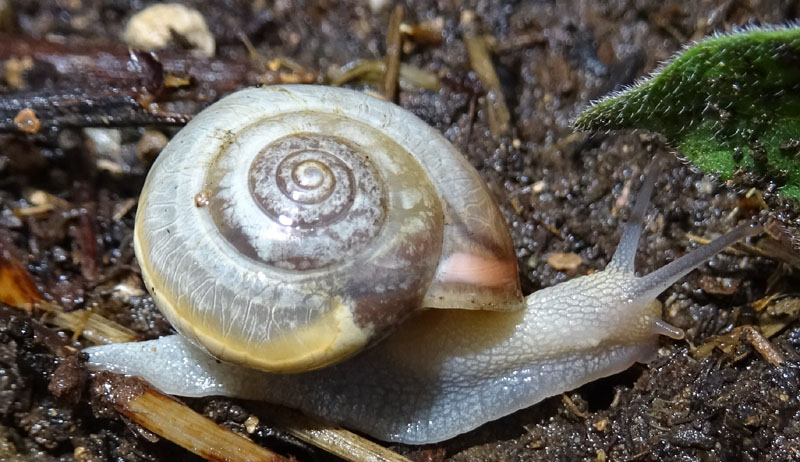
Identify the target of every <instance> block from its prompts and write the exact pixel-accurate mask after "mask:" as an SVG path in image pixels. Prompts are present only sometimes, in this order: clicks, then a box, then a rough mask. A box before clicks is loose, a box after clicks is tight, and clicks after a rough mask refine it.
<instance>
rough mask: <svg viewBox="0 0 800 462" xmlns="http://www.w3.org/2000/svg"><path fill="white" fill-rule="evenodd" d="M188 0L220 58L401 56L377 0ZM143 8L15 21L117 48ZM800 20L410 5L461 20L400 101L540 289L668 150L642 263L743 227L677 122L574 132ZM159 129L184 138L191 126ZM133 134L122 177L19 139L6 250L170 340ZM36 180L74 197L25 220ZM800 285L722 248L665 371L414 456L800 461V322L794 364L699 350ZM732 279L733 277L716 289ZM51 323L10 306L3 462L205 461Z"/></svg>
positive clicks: (54, 144)
mask: <svg viewBox="0 0 800 462" xmlns="http://www.w3.org/2000/svg"><path fill="white" fill-rule="evenodd" d="M129 3H130V4H129ZM181 3H186V4H191V5H193V6H194V7H196V8H198V9H199V10H200V11H202V12H203V14H204V16H205V17H206V18H208V19H209V25H210V28H211V31H212V33H213V34H214V36H215V38H216V40H217V50H218V51H217V55H218V56H219V57H224V58H228V59H231V60H240V61H246V60H247V51H246V49H245V48H244V47H243V46H242V44H241V40H240V39H239V37H238V35H237V34H238V33H243V34H245V35H246V36H247V37H248V38H249V39H250V41H252V43H253V45H254V46H255V48H256V49H257V50H258V51H259V52H260V53H261V54H262V55H263V56H265V57H267V58H272V57H276V56H283V57H288V58H291V59H292V60H294V61H296V62H297V63H299V64H300V65H302V66H303V67H304V68H306V69H311V70H314V71H319V72H322V73H324V72H326V71H327V70H328V69H329V68H330V67H332V66H335V67H338V66H343V65H345V64H347V63H350V62H352V61H355V60H358V59H363V58H370V59H382V57H383V54H384V52H385V49H384V43H385V31H386V25H387V23H388V18H389V9H388V8H387V9H386V10H383V11H380V12H372V11H371V10H370V8H369V6H368V3H367V2H366V1H360V0H358V1H341V2H333V1H318V2H311V1H304V0H300V1H292V2H275V5H274V6H264V5H262V2H258V1H256V2H247V1H241V2H237V1H233V0H224V1H220V2H215V3H213V4H211V5H209V4H207V3H212V2H202V1H187V2H181ZM268 3H271V2H268ZM144 4H145V2H139V1H135V2H123V1H113V0H91V1H89V0H87V1H80V0H76V1H59V2H36V1H10V2H7V1H2V0H0V31H5V32H9V31H10V32H11V34H13V35H14V36H17V37H32V38H49V39H55V38H58V39H59V40H62V39H63V40H64V41H71V40H76V41H82V40H89V41H91V40H101V41H106V42H115V41H118V39H119V36H120V31H121V29H122V25H123V24H124V22H125V21H126V20H127V18H128V17H129V16H130V15H131V14H132V13H133V12H134V11H137V10H139V9H141V8H142V7H143V5H144ZM454 5H459V6H454ZM465 9H469V10H473V11H475V13H476V16H477V18H479V20H480V24H481V27H482V30H483V32H485V33H489V34H491V35H492V36H493V37H494V38H495V40H496V50H498V51H496V53H495V57H494V58H495V59H494V65H495V68H496V70H497V73H498V75H499V78H500V82H501V84H502V86H503V92H504V94H505V96H506V99H507V102H508V105H509V108H510V111H511V117H512V128H511V132H510V134H509V135H507V136H501V137H493V136H492V135H491V133H490V132H489V125H488V120H487V115H486V112H485V110H484V106H483V102H482V101H483V100H482V98H481V97H482V95H483V89H482V86H481V84H480V82H479V80H478V79H477V77H476V76H475V74H474V73H472V72H471V71H470V64H469V59H468V56H467V52H466V48H465V46H464V43H463V41H462V40H461V35H460V34H461V29H460V27H459V18H460V16H461V12H462V10H465ZM798 13H800V4H798V3H797V2H795V1H789V0H739V1H730V0H726V1H711V0H703V1H685V2H681V1H667V2H653V1H646V0H638V1H637V0H630V1H608V2H591V1H579V0H575V1H563V2H533V1H530V2H500V1H482V2H475V1H471V0H467V1H464V2H436V1H430V0H419V1H411V2H408V3H407V4H406V20H407V21H408V22H420V21H424V20H426V19H432V18H437V17H441V18H442V19H443V20H444V30H443V33H444V40H443V41H442V43H440V44H432V45H419V46H417V47H416V48H415V49H414V50H412V51H410V52H409V53H406V54H405V55H404V57H403V61H404V62H407V63H411V64H414V65H416V66H418V67H420V68H422V69H425V70H428V71H431V72H434V73H437V74H439V75H440V76H442V77H443V78H442V81H443V89H442V90H440V91H438V92H432V91H426V90H413V89H411V90H400V91H399V94H398V97H397V102H398V103H399V104H400V105H401V106H403V107H405V108H407V109H409V110H411V111H412V112H414V113H415V114H417V115H418V116H420V117H421V118H422V119H424V120H425V121H426V122H428V123H429V124H431V125H432V126H434V127H436V128H437V129H439V130H441V131H442V132H443V133H444V134H445V136H446V137H447V138H448V139H450V140H451V141H452V142H453V143H454V144H455V145H456V146H457V147H458V148H459V149H460V150H461V151H462V152H463V153H464V155H465V156H466V157H467V158H468V159H469V160H470V161H471V162H472V164H473V165H474V166H475V167H476V168H477V169H478V171H479V172H480V173H481V175H482V176H483V178H484V179H485V180H486V182H487V184H488V185H489V187H490V189H491V190H492V192H493V193H494V194H495V196H496V198H497V200H498V202H499V203H500V204H501V208H502V209H503V212H504V214H505V217H506V220H507V222H508V224H509V227H510V229H511V233H512V237H513V239H514V242H515V244H516V249H517V256H518V260H519V266H520V275H521V277H522V280H523V287H524V290H525V291H526V292H531V291H534V290H537V289H539V288H541V287H546V286H550V285H553V284H556V283H559V282H561V281H564V280H566V279H568V278H570V277H573V276H574V275H576V274H585V273H586V272H588V271H591V270H596V269H600V268H603V267H604V266H605V264H606V263H607V262H608V261H609V258H610V257H611V255H612V254H613V251H614V249H615V246H616V244H617V241H618V238H619V234H620V226H621V224H622V223H623V222H624V218H625V216H626V213H627V209H626V208H625V207H624V206H623V205H624V203H625V197H626V195H628V194H629V193H631V194H632V191H635V188H636V187H637V185H638V179H639V175H640V173H641V172H642V170H643V168H644V167H645V166H646V165H647V163H648V162H649V160H650V159H651V158H652V157H654V156H658V158H659V160H658V165H659V168H660V171H661V175H660V177H659V180H658V183H657V193H656V195H655V197H654V198H653V207H651V209H650V211H649V213H648V217H647V222H648V226H647V228H646V232H645V235H644V236H643V238H642V241H641V243H640V254H639V258H638V259H637V263H638V270H639V271H640V272H642V273H646V272H649V271H652V270H653V269H655V268H658V267H660V266H662V265H663V264H665V263H666V262H668V261H671V260H672V259H674V258H675V257H677V256H679V255H681V254H683V253H685V252H686V251H687V250H688V249H689V248H691V247H693V246H694V244H693V243H692V242H691V241H690V240H689V239H687V234H692V235H696V236H704V237H705V236H708V237H713V236H714V235H718V234H719V233H722V232H724V231H726V230H728V229H730V228H731V226H732V221H731V220H730V219H729V214H730V213H731V211H732V210H733V209H734V208H735V207H737V205H739V204H740V199H741V197H742V194H741V191H737V190H734V189H730V188H728V187H726V186H725V185H724V184H720V183H719V182H716V181H715V180H714V179H712V178H710V177H707V176H704V175H702V174H700V173H697V172H696V171H695V170H694V169H693V168H692V167H691V166H689V165H687V164H685V163H684V162H682V161H681V160H679V159H678V158H677V157H676V155H675V154H674V153H673V152H672V151H671V150H670V149H669V148H668V147H667V146H666V145H665V144H664V142H663V141H662V140H661V139H660V138H659V137H658V136H655V135H650V134H617V133H614V134H596V135H587V134H579V135H577V136H575V135H574V132H573V130H572V129H571V128H570V125H569V122H570V120H571V118H572V117H574V116H575V114H576V113H577V111H578V110H580V109H581V108H582V107H584V106H585V105H586V104H587V103H588V102H589V101H591V100H592V99H594V98H597V97H600V96H602V95H603V94H605V93H606V92H608V91H611V90H614V89H617V88H620V87H621V86H624V85H628V84H631V83H632V82H633V81H634V80H635V79H636V78H637V77H640V76H642V75H645V74H646V73H647V72H649V71H651V70H653V69H654V68H655V67H656V66H657V65H658V63H659V62H661V61H662V60H664V59H667V58H669V57H670V56H671V55H672V54H674V53H675V52H676V51H678V50H679V49H680V47H681V46H682V45H683V44H684V43H687V42H688V41H691V40H694V39H698V38H701V37H703V36H705V35H708V34H710V33H712V32H714V31H724V30H730V29H732V28H734V27H735V26H742V25H746V24H785V23H787V22H788V21H791V20H794V19H795V18H797V16H798ZM8 17H10V18H11V21H10V22H7V21H6V20H7V18H8ZM211 18H215V19H214V20H211ZM0 48H2V45H1V44H0ZM173 51H174V52H176V53H180V52H182V50H180V49H176V50H173ZM41 84H42V85H44V86H45V87H46V86H47V85H48V84H49V83H48V82H43V83H41ZM0 90H3V91H4V94H6V95H7V94H9V93H10V92H11V91H12V90H11V89H10V88H8V87H0ZM3 98H5V96H3V94H0V99H3ZM158 128H159V129H160V130H161V131H163V132H165V133H166V134H167V135H170V134H172V133H174V130H175V129H174V128H169V127H165V126H164V125H159V126H158ZM121 133H122V145H121V146H122V150H121V154H120V160H119V162H120V164H119V165H121V166H122V168H121V171H116V172H109V171H108V170H104V169H98V168H97V162H96V158H95V157H94V156H95V155H96V150H93V148H92V146H91V145H90V143H88V141H87V139H86V137H85V136H84V135H83V134H82V132H81V131H80V130H77V129H71V128H63V129H59V130H53V131H46V132H40V133H39V134H37V135H24V134H6V135H0V204H1V205H2V209H1V210H0V243H1V244H2V245H3V249H4V251H5V252H6V253H7V258H14V259H16V260H18V261H20V262H22V263H23V264H24V265H25V267H26V268H27V270H28V271H29V272H30V273H31V274H32V275H33V276H34V279H35V281H36V283H37V286H38V288H39V290H40V291H41V292H42V293H43V294H45V297H46V298H48V299H49V300H52V301H54V302H56V303H58V304H60V305H61V306H63V307H64V308H65V309H78V308H85V307H93V308H95V310H96V311H97V312H99V313H101V314H103V315H104V316H106V317H109V318H110V319H113V320H114V321H117V322H119V323H121V324H123V325H125V326H127V327H129V328H131V329H133V330H134V331H136V332H138V333H140V334H141V335H142V336H143V337H156V336H158V335H163V334H166V333H169V332H170V327H169V325H168V324H167V323H166V322H165V320H164V319H163V318H162V317H161V315H160V314H159V312H158V311H157V309H156V308H155V307H154V305H153V302H152V300H151V298H150V297H149V296H148V295H146V294H145V293H144V292H143V291H142V290H141V289H142V286H141V282H140V279H139V275H138V268H137V266H136V262H135V258H134V256H133V252H132V246H131V235H132V230H133V216H134V211H133V210H132V211H130V212H128V213H127V214H124V215H123V216H122V217H121V218H119V217H117V218H119V219H115V217H114V214H115V212H117V211H119V210H120V207H121V206H123V205H124V204H125V203H126V201H127V200H129V199H135V198H136V197H137V195H138V190H139V187H140V186H141V184H142V182H143V180H144V174H145V172H146V167H145V166H144V165H143V164H142V163H141V161H139V159H138V158H137V157H136V144H137V142H138V141H139V139H140V138H141V136H142V133H143V128H141V127H126V128H123V129H121ZM32 190H43V191H45V192H47V193H50V194H52V195H54V196H56V197H57V198H59V200H60V202H58V201H57V203H56V205H55V208H54V209H53V210H51V211H50V212H47V213H41V214H36V215H32V216H26V217H22V218H21V217H19V216H17V215H15V214H14V213H13V211H14V210H16V209H20V208H26V207H30V205H31V198H30V192H31V191H32ZM783 207H784V209H782V210H781V213H784V214H785V215H786V216H790V217H796V216H797V209H796V208H794V207H795V206H794V205H792V204H784V205H783ZM793 219H794V218H793ZM553 252H563V253H569V252H572V253H576V254H578V255H579V256H580V257H581V261H582V263H581V264H580V265H579V266H578V267H577V269H575V270H574V271H572V272H571V273H570V274H567V273H565V272H562V271H557V270H556V269H554V268H552V267H551V266H550V265H548V263H547V255H548V254H550V253H553ZM799 282H800V280H798V278H797V275H796V274H795V275H794V276H792V275H791V274H790V271H789V267H788V266H787V265H784V264H777V263H776V262H775V261H773V260H770V259H762V258H756V257H753V256H750V255H746V254H737V255H734V254H730V253H726V254H723V255H719V256H717V257H715V258H714V260H713V261H712V262H711V263H710V264H709V265H706V266H704V267H703V268H701V269H700V270H699V271H697V272H695V273H693V274H692V275H690V276H688V277H686V278H685V279H684V280H683V281H682V282H680V283H678V284H676V285H675V286H673V287H672V288H670V289H669V290H668V291H667V292H666V293H665V294H663V295H662V296H661V297H660V299H661V300H662V301H663V302H665V318H666V320H667V321H669V322H670V323H672V324H674V325H677V326H679V327H682V328H684V329H686V331H687V340H686V341H672V340H667V339H665V340H663V342H662V347H663V348H662V350H661V354H660V357H659V359H658V360H656V361H655V362H653V363H652V364H649V365H638V366H635V367H633V368H631V369H630V370H628V371H626V372H624V373H621V374H618V375H616V376H613V377H610V378H607V379H604V380H600V381H598V382H595V383H592V384H589V385H587V386H584V387H582V388H580V389H578V390H575V391H572V392H569V393H567V394H566V395H564V396H559V397H554V398H551V399H549V400H546V401H544V402H543V403H540V404H538V405H536V406H533V407H531V408H529V409H526V410H523V411H520V412H518V413H516V414H514V415H512V416H509V417H507V418H504V419H501V420H500V421H497V422H492V423H489V424H487V425H485V426H483V427H481V428H480V429H478V430H476V431H473V432H471V433H468V434H466V435H462V436H460V437H458V438H455V439H454V440H451V441H447V442H444V443H442V444H438V445H432V446H429V447H424V448H415V447H402V446H399V447H394V449H395V450H397V451H398V452H401V453H403V454H406V455H409V456H410V457H413V458H415V459H417V460H441V459H450V460H454V461H455V460H457V461H483V460H508V461H511V460H526V461H527V460H565V461H567V460H569V461H572V460H589V459H591V460H686V461H694V460H771V461H778V460H798V459H800V398H799V396H798V395H799V394H800V370H799V369H798V365H800V325H798V324H797V323H796V322H794V323H789V324H788V326H787V327H786V328H785V329H783V330H781V331H780V332H779V333H778V334H777V335H775V336H774V337H772V338H771V339H770V341H771V344H772V346H773V347H775V348H776V349H777V350H778V352H779V353H780V354H781V355H782V356H783V358H784V363H783V364H782V365H781V366H774V365H772V364H770V363H769V362H767V361H766V360H765V359H764V357H763V355H761V354H759V353H758V352H756V351H755V350H754V349H753V348H751V347H750V346H749V345H748V344H747V343H743V344H742V345H737V346H735V347H734V348H733V350H732V352H731V353H730V354H725V353H722V352H720V351H718V350H715V351H714V353H713V354H712V355H711V356H709V357H707V358H703V359H700V358H695V357H694V356H693V355H692V354H691V353H690V347H691V346H693V345H700V344H703V343H705V342H706V341H707V339H709V338H710V337H711V336H713V335H715V334H720V333H726V332H728V331H730V330H731V329H732V328H733V327H735V326H739V325H748V324H757V320H758V317H759V315H758V313H757V312H756V310H755V309H754V308H753V305H752V302H754V301H756V300H759V299H760V298H762V297H764V296H765V295H766V294H768V293H782V292H786V293H791V292H792V290H794V292H795V295H796V292H797V289H796V288H797V287H799V286H798V283H799ZM720 286H724V287H733V289H731V290H728V289H725V288H723V289H720V290H713V288H714V287H720ZM793 288H794V289H793ZM123 289H125V290H123ZM703 289H707V290H703ZM40 327H41V326H40V323H39V320H38V319H32V318H31V317H30V316H29V315H27V314H25V313H23V312H21V311H14V310H12V309H10V308H3V311H1V312H0V460H8V461H18V460H19V461H24V460H34V459H35V460H37V461H56V460H65V461H66V460H81V461H102V460H119V461H149V460H194V459H193V457H194V456H191V455H190V454H189V453H187V452H185V451H183V450H182V449H180V448H178V447H175V446H174V445H172V444H171V443H169V442H166V441H163V440H161V441H155V440H157V438H154V437H153V435H150V434H147V432H145V431H141V430H140V429H139V428H137V427H136V426H135V425H134V424H131V423H130V422H128V421H126V420H124V419H123V418H121V417H119V415H117V414H116V413H114V412H112V411H109V410H108V409H105V408H103V406H102V405H101V404H100V403H98V402H95V401H96V400H95V399H94V398H90V395H89V394H88V393H87V391H86V387H87V385H86V382H85V376H84V375H85V371H83V370H82V367H81V366H80V364H79V363H77V362H75V360H74V359H71V360H69V359H68V360H63V361H62V362H59V361H58V360H57V359H56V356H55V354H54V353H53V350H52V349H48V348H47V347H46V345H43V344H42V342H41V339H40V337H39V336H35V335H34V331H35V330H36V329H37V328H40ZM65 335H66V334H65ZM57 367H58V368H59V372H58V373H57V374H56V375H55V376H56V377H57V379H58V381H57V383H55V384H53V383H52V382H51V379H52V377H53V375H54V373H55V371H56V368H57ZM187 402H188V404H189V405H190V406H191V407H193V408H194V409H197V410H199V411H200V412H203V413H204V414H206V415H207V416H209V417H211V418H212V419H213V420H215V421H217V422H220V423H222V424H223V425H226V426H229V427H232V428H234V429H237V430H241V429H242V428H243V425H244V421H245V419H246V418H247V417H248V416H249V415H250V414H249V413H248V411H247V405H246V404H244V403H237V402H232V401H230V400H222V399H196V400H187ZM251 437H252V438H253V439H254V440H255V441H256V442H258V443H260V444H263V445H265V446H267V447H270V448H273V449H274V450H276V451H278V452H280V453H282V454H286V455H293V456H296V457H297V458H298V459H301V460H329V459H332V457H331V456H327V455H325V454H322V453H321V452H319V451H316V450H314V449H310V448H308V447H306V446H302V445H295V444H294V443H293V442H292V441H291V439H290V438H287V437H285V436H283V435H280V434H277V433H276V432H274V431H272V430H271V429H269V428H268V427H266V426H264V425H261V426H259V428H258V429H257V430H256V432H255V433H254V434H252V435H251ZM76 448H80V449H77V450H76Z"/></svg>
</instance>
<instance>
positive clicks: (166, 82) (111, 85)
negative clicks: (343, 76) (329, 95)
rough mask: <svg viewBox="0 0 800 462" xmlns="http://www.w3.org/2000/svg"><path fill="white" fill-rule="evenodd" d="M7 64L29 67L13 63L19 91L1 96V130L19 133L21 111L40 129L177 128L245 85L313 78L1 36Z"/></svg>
mask: <svg viewBox="0 0 800 462" xmlns="http://www.w3.org/2000/svg"><path fill="white" fill-rule="evenodd" d="M9 61H11V62H22V63H32V64H31V65H30V66H23V67H20V66H17V67H18V68H19V69H20V70H19V72H18V73H17V74H18V75H14V76H12V77H13V79H12V80H13V81H15V82H17V84H18V85H16V86H15V88H20V90H18V91H15V92H12V93H8V94H5V95H4V98H0V132H3V131H16V130H17V127H16V125H15V124H14V123H13V119H14V117H15V116H16V115H17V114H18V113H19V112H20V111H21V110H23V109H30V110H31V111H33V112H34V113H35V114H36V116H37V118H38V120H39V121H40V122H41V126H42V128H45V127H48V128H49V127H55V128H61V127H90V126H142V125H182V124H185V123H186V122H188V121H189V120H190V119H191V117H192V116H193V115H194V114H196V113H197V112H198V111H200V110H201V109H203V107H204V106H205V105H207V104H208V103H209V102H211V101H214V100H216V99H217V98H219V97H220V96H224V95H225V94H227V93H230V92H232V91H235V90H237V89H239V88H241V87H243V86H254V85H259V84H263V85H272V84H278V83H285V82H287V81H291V82H298V83H311V82H314V81H316V78H317V74H316V73H315V72H310V71H304V72H302V73H295V72H283V71H275V72H274V71H269V70H266V69H263V66H259V65H255V64H253V63H251V62H249V61H247V60H232V59H212V58H209V59H203V58H197V57H193V56H191V55H189V54H186V53H183V54H177V53H168V52H162V53H159V55H158V56H156V55H155V54H153V53H143V52H136V51H130V50H129V49H128V47H127V46H126V45H124V44H123V43H120V42H111V43H99V42H96V41H94V42H92V41H86V42H81V41H80V40H70V41H68V42H65V43H56V42H48V41H45V40H38V39H31V38H27V37H20V36H18V35H0V62H9ZM12 67H13V66H12ZM33 72H36V75H33V74H32V73H33ZM34 82H45V83H44V84H38V83H37V84H36V85H34V84H33V83H34ZM187 83H189V85H188V86H185V85H186V84H187ZM175 86H177V87H178V88H179V89H180V92H176V91H175V89H176V88H175Z"/></svg>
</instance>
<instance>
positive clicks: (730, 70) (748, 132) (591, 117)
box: [575, 27, 800, 200]
mask: <svg viewBox="0 0 800 462" xmlns="http://www.w3.org/2000/svg"><path fill="white" fill-rule="evenodd" d="M575 126H576V128H579V129H584V130H598V129H606V130H614V129H646V130H651V131H656V132H660V133H662V134H664V135H665V136H666V137H667V138H668V139H669V140H670V142H672V143H673V144H674V145H675V146H677V147H678V148H679V149H680V150H681V152H682V153H683V154H684V155H685V156H686V157H688V158H689V159H690V160H691V161H692V162H693V163H694V164H695V165H697V166H698V167H700V168H701V169H702V170H703V171H706V172H713V173H716V174H719V175H720V176H721V177H722V178H723V179H729V178H735V177H736V176H737V175H746V174H748V173H749V174H752V175H755V176H756V177H764V178H767V179H769V180H771V181H775V182H777V183H778V184H781V185H783V189H782V190H781V192H782V193H783V194H784V195H786V196H788V197H793V198H795V199H798V200H800V28H798V27H786V28H783V27H781V28H767V29H760V28H749V29H746V30H743V31H740V32H737V33H734V34H728V35H715V36H713V37H711V38H708V39H705V40H703V41H700V42H698V43H696V44H695V45H693V46H691V47H688V48H686V49H685V50H684V51H683V52H682V53H680V54H679V55H677V56H676V57H675V58H674V59H673V60H672V61H670V62H668V63H666V64H665V65H664V66H662V67H661V69H660V70H659V71H657V72H655V73H654V74H653V75H652V76H650V77H649V78H647V79H644V80H642V81H640V82H638V83H637V84H636V85H634V86H633V87H631V88H628V89H626V90H623V91H621V92H617V93H614V94H611V95H609V96H607V97H605V98H604V99H601V100H600V101H598V102H596V103H595V104H594V105H593V106H592V107H590V108H589V109H587V110H586V111H584V112H583V113H582V114H580V115H579V116H578V118H577V119H576V121H575Z"/></svg>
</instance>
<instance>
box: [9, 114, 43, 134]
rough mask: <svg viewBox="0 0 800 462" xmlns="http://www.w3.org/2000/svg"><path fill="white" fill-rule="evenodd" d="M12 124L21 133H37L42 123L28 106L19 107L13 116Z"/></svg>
mask: <svg viewBox="0 0 800 462" xmlns="http://www.w3.org/2000/svg"><path fill="white" fill-rule="evenodd" d="M14 126H15V127H17V130H19V131H21V132H22V133H28V134H34V133H39V130H41V128H42V123H41V122H40V121H39V118H38V117H36V113H35V112H33V110H31V109H30V108H25V109H20V111H19V112H17V115H16V116H14Z"/></svg>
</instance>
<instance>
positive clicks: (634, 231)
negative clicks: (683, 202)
mask: <svg viewBox="0 0 800 462" xmlns="http://www.w3.org/2000/svg"><path fill="white" fill-rule="evenodd" d="M654 164H655V161H653V162H651V163H650V165H649V166H648V167H647V173H645V177H644V181H643V182H642V188H641V189H640V190H639V192H638V193H637V194H636V199H635V200H634V202H633V210H631V216H630V218H629V219H628V222H627V223H625V227H624V228H623V230H622V237H621V238H620V240H619V245H618V246H617V251H616V252H614V257H613V258H612V259H611V262H610V263H609V266H610V267H616V268H617V269H619V270H622V271H624V272H628V273H633V272H634V260H635V259H636V248H637V246H638V245H639V237H640V236H641V235H642V222H643V221H644V214H645V212H646V211H647V207H648V206H649V205H650V195H651V194H652V193H653V186H654V185H655V182H656V177H657V176H658V169H657V168H656V167H655V165H654Z"/></svg>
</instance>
